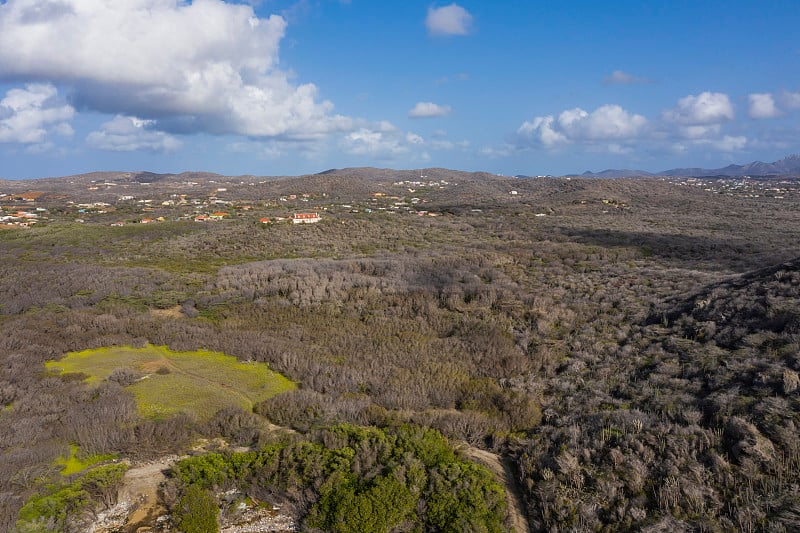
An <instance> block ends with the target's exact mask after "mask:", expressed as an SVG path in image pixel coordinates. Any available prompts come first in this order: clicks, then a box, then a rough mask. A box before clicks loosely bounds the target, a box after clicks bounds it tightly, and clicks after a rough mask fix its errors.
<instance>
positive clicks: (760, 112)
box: [747, 93, 781, 118]
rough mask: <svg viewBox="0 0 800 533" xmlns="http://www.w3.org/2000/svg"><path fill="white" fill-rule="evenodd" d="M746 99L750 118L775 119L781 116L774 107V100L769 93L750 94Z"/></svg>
mask: <svg viewBox="0 0 800 533" xmlns="http://www.w3.org/2000/svg"><path fill="white" fill-rule="evenodd" d="M747 99H748V101H749V102H750V108H749V110H748V114H749V115H750V118H775V117H779V116H780V115H781V112H780V110H779V109H778V108H777V107H776V105H775V98H774V97H773V96H772V94H770V93H755V94H750V95H748V96H747Z"/></svg>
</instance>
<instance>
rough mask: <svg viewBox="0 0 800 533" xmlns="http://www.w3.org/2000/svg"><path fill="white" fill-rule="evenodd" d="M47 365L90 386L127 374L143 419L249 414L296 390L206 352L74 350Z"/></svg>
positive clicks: (273, 375)
mask: <svg viewBox="0 0 800 533" xmlns="http://www.w3.org/2000/svg"><path fill="white" fill-rule="evenodd" d="M45 366H46V367H47V368H48V369H49V370H53V371H58V372H60V373H72V372H79V373H83V374H86V375H87V376H88V378H87V382H89V383H92V382H97V381H102V380H104V379H108V378H109V377H111V378H112V379H113V378H114V377H115V376H118V375H120V374H121V373H125V374H126V375H127V376H129V377H128V379H127V380H126V381H124V382H123V383H125V384H126V385H127V386H126V388H127V389H128V390H130V391H131V392H132V393H133V394H134V396H136V401H137V404H138V406H139V412H140V413H141V415H142V416H144V417H148V418H164V417H167V416H170V415H173V414H176V413H179V412H184V413H187V414H189V415H193V416H195V417H197V419H199V420H205V419H208V418H210V417H211V416H213V415H214V413H216V412H217V411H219V410H220V409H223V408H225V407H232V406H237V407H241V408H243V409H247V410H249V409H251V408H252V407H253V404H255V403H257V402H260V401H263V400H266V399H267V398H270V397H272V396H275V395H276V394H279V393H281V392H285V391H287V390H291V389H294V388H295V387H296V385H295V384H294V383H293V382H292V381H290V380H289V379H287V378H286V377H284V376H282V375H280V374H278V373H277V372H273V371H271V370H270V369H269V366H268V365H266V364H265V363H242V362H240V361H239V360H237V359H236V358H235V357H233V356H230V355H225V354H223V353H220V352H210V351H207V350H199V351H195V352H173V351H172V350H170V349H168V348H167V347H165V346H147V347H146V348H131V347H129V346H121V347H111V348H99V349H96V350H85V351H82V352H72V353H69V354H67V355H66V356H65V357H64V358H63V359H61V360H60V361H50V362H48V363H46V364H45ZM131 375H132V376H133V377H132V378H131V377H130V376H131ZM128 382H130V384H128Z"/></svg>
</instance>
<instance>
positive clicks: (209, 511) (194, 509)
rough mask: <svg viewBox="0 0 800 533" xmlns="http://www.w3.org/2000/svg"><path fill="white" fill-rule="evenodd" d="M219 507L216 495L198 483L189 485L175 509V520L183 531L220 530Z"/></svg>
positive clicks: (192, 532) (204, 531) (206, 532)
mask: <svg viewBox="0 0 800 533" xmlns="http://www.w3.org/2000/svg"><path fill="white" fill-rule="evenodd" d="M218 516H219V507H217V501H216V500H215V499H214V496H213V495H212V494H211V493H210V492H209V491H207V490H203V489H202V488H200V487H199V486H197V485H193V484H192V485H188V486H187V487H186V488H185V489H184V491H183V494H182V495H181V497H180V499H179V500H178V503H177V504H176V505H175V507H174V509H173V521H174V523H175V525H176V526H177V527H178V530H179V531H182V532H183V533H216V532H217V531H219V523H218V522H217V517H218Z"/></svg>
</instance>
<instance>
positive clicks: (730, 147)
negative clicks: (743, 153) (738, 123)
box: [698, 135, 747, 152]
mask: <svg viewBox="0 0 800 533" xmlns="http://www.w3.org/2000/svg"><path fill="white" fill-rule="evenodd" d="M698 144H708V145H710V146H712V147H714V148H715V149H717V150H719V151H721V152H735V151H737V150H742V149H743V148H744V147H745V146H747V137H745V136H743V135H739V136H732V135H725V136H724V137H722V138H721V139H704V140H702V141H699V142H698Z"/></svg>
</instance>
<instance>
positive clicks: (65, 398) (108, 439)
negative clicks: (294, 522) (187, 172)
mask: <svg viewBox="0 0 800 533" xmlns="http://www.w3.org/2000/svg"><path fill="white" fill-rule="evenodd" d="M441 172H442V174H441V176H440V175H439V174H437V175H436V176H435V177H436V179H440V178H441V177H442V176H446V173H445V172H444V171H441ZM432 174H433V173H432ZM104 179H106V178H104ZM196 179H198V180H199V179H200V178H196ZM304 179H305V180H306V181H303V180H304ZM395 180H397V175H396V174H387V175H386V176H379V177H378V178H376V179H375V180H372V181H371V180H370V179H368V177H366V176H363V175H359V176H355V177H352V178H348V177H347V176H344V175H337V174H335V173H334V174H325V175H322V176H315V177H311V178H301V179H297V180H289V179H284V180H275V181H273V182H267V183H263V184H261V185H259V186H257V187H256V186H253V187H249V188H247V187H243V188H242V190H243V191H244V190H246V191H247V194H248V196H247V197H246V198H247V199H248V200H252V199H253V198H256V199H258V198H262V199H264V200H270V199H273V198H274V197H275V196H277V195H282V194H288V192H290V191H292V190H294V191H298V192H301V191H310V192H311V193H312V194H322V193H323V192H324V191H325V188H326V187H327V188H328V190H334V189H333V188H332V184H336V188H335V190H336V196H337V198H341V199H342V200H341V201H347V202H349V203H350V204H353V205H358V206H360V210H359V212H358V213H352V212H350V211H349V210H339V211H336V206H335V205H334V204H335V201H338V200H335V199H333V195H332V196H331V197H329V198H328V199H327V200H325V201H326V202H329V203H330V213H329V214H328V215H327V216H326V217H325V219H324V220H323V222H321V223H320V224H317V225H313V226H308V227H294V226H291V225H275V226H265V225H262V224H259V223H258V222H257V220H258V218H257V217H258V216H259V215H260V213H258V212H257V211H256V212H254V213H253V214H252V215H246V216H242V217H234V218H232V219H231V220H226V221H222V222H220V223H216V224H198V223H193V222H188V221H177V222H175V221H173V222H164V223H161V224H157V225H156V224H154V225H147V226H145V225H141V226H128V227H124V228H112V227H109V226H108V225H101V224H93V225H92V224H89V225H79V224H73V223H68V222H66V221H64V222H61V221H58V220H54V221H52V222H51V223H49V224H48V225H44V226H42V227H35V228H31V229H27V230H13V231H5V232H2V233H0V254H2V256H3V258H4V260H3V262H2V263H0V294H1V295H2V297H0V298H1V299H0V404H2V410H1V411H0V428H2V430H1V431H0V469H1V470H0V519H1V520H0V530H10V529H11V528H12V527H13V525H14V524H15V523H16V520H17V513H18V511H19V509H20V508H21V506H22V505H23V503H24V502H25V501H26V499H27V498H28V497H29V496H30V495H31V494H33V493H35V492H37V491H41V490H42V487H43V485H44V484H45V483H47V482H49V481H53V480H56V479H58V478H59V476H60V474H59V471H58V468H57V467H56V466H54V465H55V461H56V459H57V458H59V457H64V456H67V455H68V454H69V450H70V445H76V446H78V447H79V449H80V450H82V452H83V453H85V454H87V455H96V454H110V453H113V454H119V455H122V456H131V457H154V456H158V455H159V454H163V453H169V452H173V451H180V450H182V449H184V448H185V447H186V446H187V445H188V443H189V442H190V440H191V439H192V438H194V437H196V436H197V435H206V436H219V435H221V436H224V437H226V438H227V439H228V440H229V441H230V442H232V443H235V444H239V445H244V446H253V447H255V448H256V449H257V448H258V447H260V446H262V445H264V444H267V443H269V442H271V441H270V438H271V437H269V434H268V431H267V429H266V428H267V422H266V420H265V418H266V419H268V420H269V421H271V422H273V423H275V424H278V425H282V426H289V427H292V428H294V429H296V430H298V431H300V432H304V433H305V432H309V433H308V434H309V435H323V437H314V438H317V439H323V440H324V438H325V437H324V434H325V433H324V431H322V433H319V432H320V431H321V430H320V428H323V427H332V426H334V425H336V424H343V423H344V424H353V425H356V426H378V427H382V428H397V427H406V426H405V425H406V424H412V425H417V426H424V427H429V428H434V429H436V430H438V431H440V432H442V433H443V434H444V435H446V436H447V437H448V438H450V439H452V440H453V441H466V442H468V443H469V444H470V445H472V446H477V447H481V448H484V449H487V450H492V451H493V452H496V453H499V454H501V455H502V456H503V457H504V458H505V459H506V461H507V463H508V464H510V465H512V470H513V474H514V475H515V476H516V480H515V481H516V483H517V484H518V486H519V488H520V491H521V493H522V498H523V500H524V502H523V505H524V507H525V508H524V509H523V511H524V512H525V513H526V514H527V517H528V521H529V523H530V525H531V528H532V529H535V530H553V531H570V530H576V529H577V530H645V531H661V530H667V529H673V530H698V531H796V530H797V529H798V528H800V487H799V486H798V482H797V480H798V479H800V439H799V438H798V427H797V426H798V424H800V378H798V372H800V336H799V335H800V304H798V302H800V299H799V298H800V261H797V260H795V257H796V256H798V255H800V253H798V250H797V249H794V245H795V243H797V242H800V221H798V219H797V217H796V212H797V208H798V207H800V206H799V205H798V198H797V197H796V196H787V197H786V198H781V199H775V198H766V197H758V198H754V197H746V196H736V195H723V194H714V193H711V192H706V191H703V190H700V189H696V188H690V187H685V186H680V185H677V184H675V183H670V182H664V181H656V180H597V181H587V180H577V179H575V180H558V179H541V180H509V179H501V178H496V177H495V178H493V177H490V176H469V175H457V176H454V177H451V178H449V181H451V182H452V183H454V184H456V183H457V185H451V186H448V187H447V188H443V189H440V188H431V189H430V190H420V191H415V192H414V193H413V194H414V195H416V196H418V197H421V198H423V199H424V200H425V201H426V204H425V207H424V208H425V209H426V210H429V211H431V212H435V213H437V214H438V215H439V216H437V217H435V218H434V217H427V216H416V215H413V214H411V213H409V212H396V213H389V212H386V211H377V210H375V211H374V212H372V213H370V214H366V213H365V212H364V211H363V209H364V206H374V205H375V204H374V201H373V200H372V198H373V197H374V196H373V193H374V192H375V191H386V194H394V193H396V191H397V188H396V187H394V188H393V186H392V185H391V182H392V181H395ZM160 186H161V187H163V188H164V190H165V191H166V190H168V189H169V183H168V180H166V181H164V182H163V183H161V185H160ZM42 188H44V187H42ZM512 189H513V190H515V191H517V193H518V194H515V195H511V194H510V192H509V191H511V190H512ZM68 194H74V193H70V192H65V193H64V195H68ZM229 194H230V195H231V196H235V195H236V194H244V193H243V192H242V193H237V189H235V188H234V187H229ZM403 195H405V196H410V193H408V192H405V190H403ZM316 201H317V202H319V203H321V202H322V200H320V199H319V198H318V199H317V200H316ZM371 202H372V203H371ZM264 209H265V210H267V211H268V209H269V208H268V207H265V208H264ZM51 211H52V212H57V206H56V205H53V206H51ZM537 215H539V216H537ZM176 306H179V307H180V310H181V311H180V313H175V312H174V309H175V307H176ZM166 309H172V310H173V311H172V312H170V313H158V312H156V313H154V312H153V311H154V310H166ZM147 344H154V345H163V346H168V347H169V348H170V349H172V350H181V351H189V350H199V349H205V350H215V351H222V352H225V353H228V354H231V355H234V356H236V357H237V358H238V359H240V360H242V361H262V362H266V363H269V365H270V368H273V369H275V370H276V371H278V372H281V373H282V374H284V375H286V376H288V377H289V378H290V379H292V380H295V381H297V382H298V383H299V388H298V389H297V390H295V391H291V392H287V393H284V394H280V395H277V396H274V397H272V398H270V399H268V400H266V401H263V402H260V403H257V404H256V405H255V407H254V409H253V412H252V413H250V412H244V411H241V410H236V409H226V410H223V411H221V412H220V413H218V414H217V415H216V416H215V417H213V418H212V419H211V420H210V421H205V422H203V421H196V420H193V419H191V418H190V417H187V416H182V415H178V416H176V417H173V418H170V419H168V420H161V421H154V420H147V419H143V418H141V417H140V416H139V415H138V413H137V409H136V402H135V399H134V397H133V396H132V394H130V392H128V391H126V390H125V389H124V387H123V384H121V383H119V382H116V381H114V380H106V381H103V382H102V383H100V384H99V385H95V386H87V385H86V384H85V383H84V382H83V380H82V379H81V378H80V377H78V378H73V377H70V376H61V377H59V376H53V375H50V374H48V373H46V372H45V370H44V363H45V362H47V361H53V360H57V359H59V358H61V357H63V355H64V354H66V353H68V352H71V351H81V350H87V349H94V348H101V347H106V346H125V345H130V346H139V347H143V346H146V345H147ZM348 431H349V430H348ZM387 431H388V430H387ZM392 431H394V430H392ZM315 432H316V433H315ZM309 438H311V437H309ZM312 440H313V438H312ZM315 442H316V441H315ZM270 445H272V446H274V444H270ZM315 445H316V444H315ZM322 445H326V443H325V442H322ZM362 452H363V453H366V454H367V455H369V453H371V452H369V450H368V449H367V450H362ZM362 452H359V453H362ZM320 453H322V452H320ZM325 453H327V452H325ZM353 468H356V467H355V466H354V467H353ZM387 468H388V467H387ZM386 472H387V471H386V470H385V471H383V474H385V473H386ZM383 474H381V475H383ZM248 479H249V478H248ZM359 479H361V478H359ZM321 482H322V481H320V483H321ZM362 482H363V483H366V481H363V480H361V481H358V483H362ZM354 483H355V482H354ZM359 486H360V485H359ZM295 489H296V490H300V491H301V492H302V491H303V490H306V489H308V490H307V491H306V492H302V497H301V496H298V495H297V494H295V495H294V496H292V497H291V498H289V496H287V493H284V494H283V495H280V494H277V493H274V494H273V496H274V497H276V498H278V497H281V498H284V499H286V498H288V500H287V501H289V500H291V501H292V502H294V503H293V505H295V506H296V508H297V509H298V513H299V516H300V517H301V518H302V513H304V512H305V513H308V512H310V510H312V509H319V508H320V507H319V506H320V505H322V503H319V502H323V503H325V502H327V503H325V505H332V504H331V503H330V502H331V501H332V500H330V498H331V495H330V494H329V493H327V492H324V491H322V492H320V490H321V489H320V487H316V489H314V490H312V489H313V487H311V488H310V489H309V488H308V487H306V489H303V488H302V487H300V488H298V487H294V488H292V490H295ZM176 490H177V489H176ZM262 490H263V491H265V492H269V490H272V489H269V490H268V489H266V488H263V487H262ZM286 490H289V489H286ZM359 490H360V489H359ZM275 491H277V492H279V491H278V489H275ZM275 491H273V492H275ZM176 497H177V496H176ZM292 498H294V499H292ZM320 498H322V499H320ZM325 498H327V499H325ZM334 507H335V506H334ZM337 509H338V507H337ZM337 512H338V511H337ZM314 513H317V514H314V515H313V516H312V517H311V518H309V521H308V522H303V523H304V524H306V526H305V527H308V528H312V526H313V525H314V524H316V525H319V524H324V523H326V522H325V519H324V517H322V515H320V514H319V512H318V511H314ZM408 513H410V514H408V515H407V516H411V515H412V514H413V513H412V512H411V511H408ZM403 516H404V517H406V518H407V516H406V515H403ZM419 516H424V514H420V515H419ZM398 523H399V522H398ZM398 527H399V526H398ZM397 530H403V529H402V528H401V529H397Z"/></svg>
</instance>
